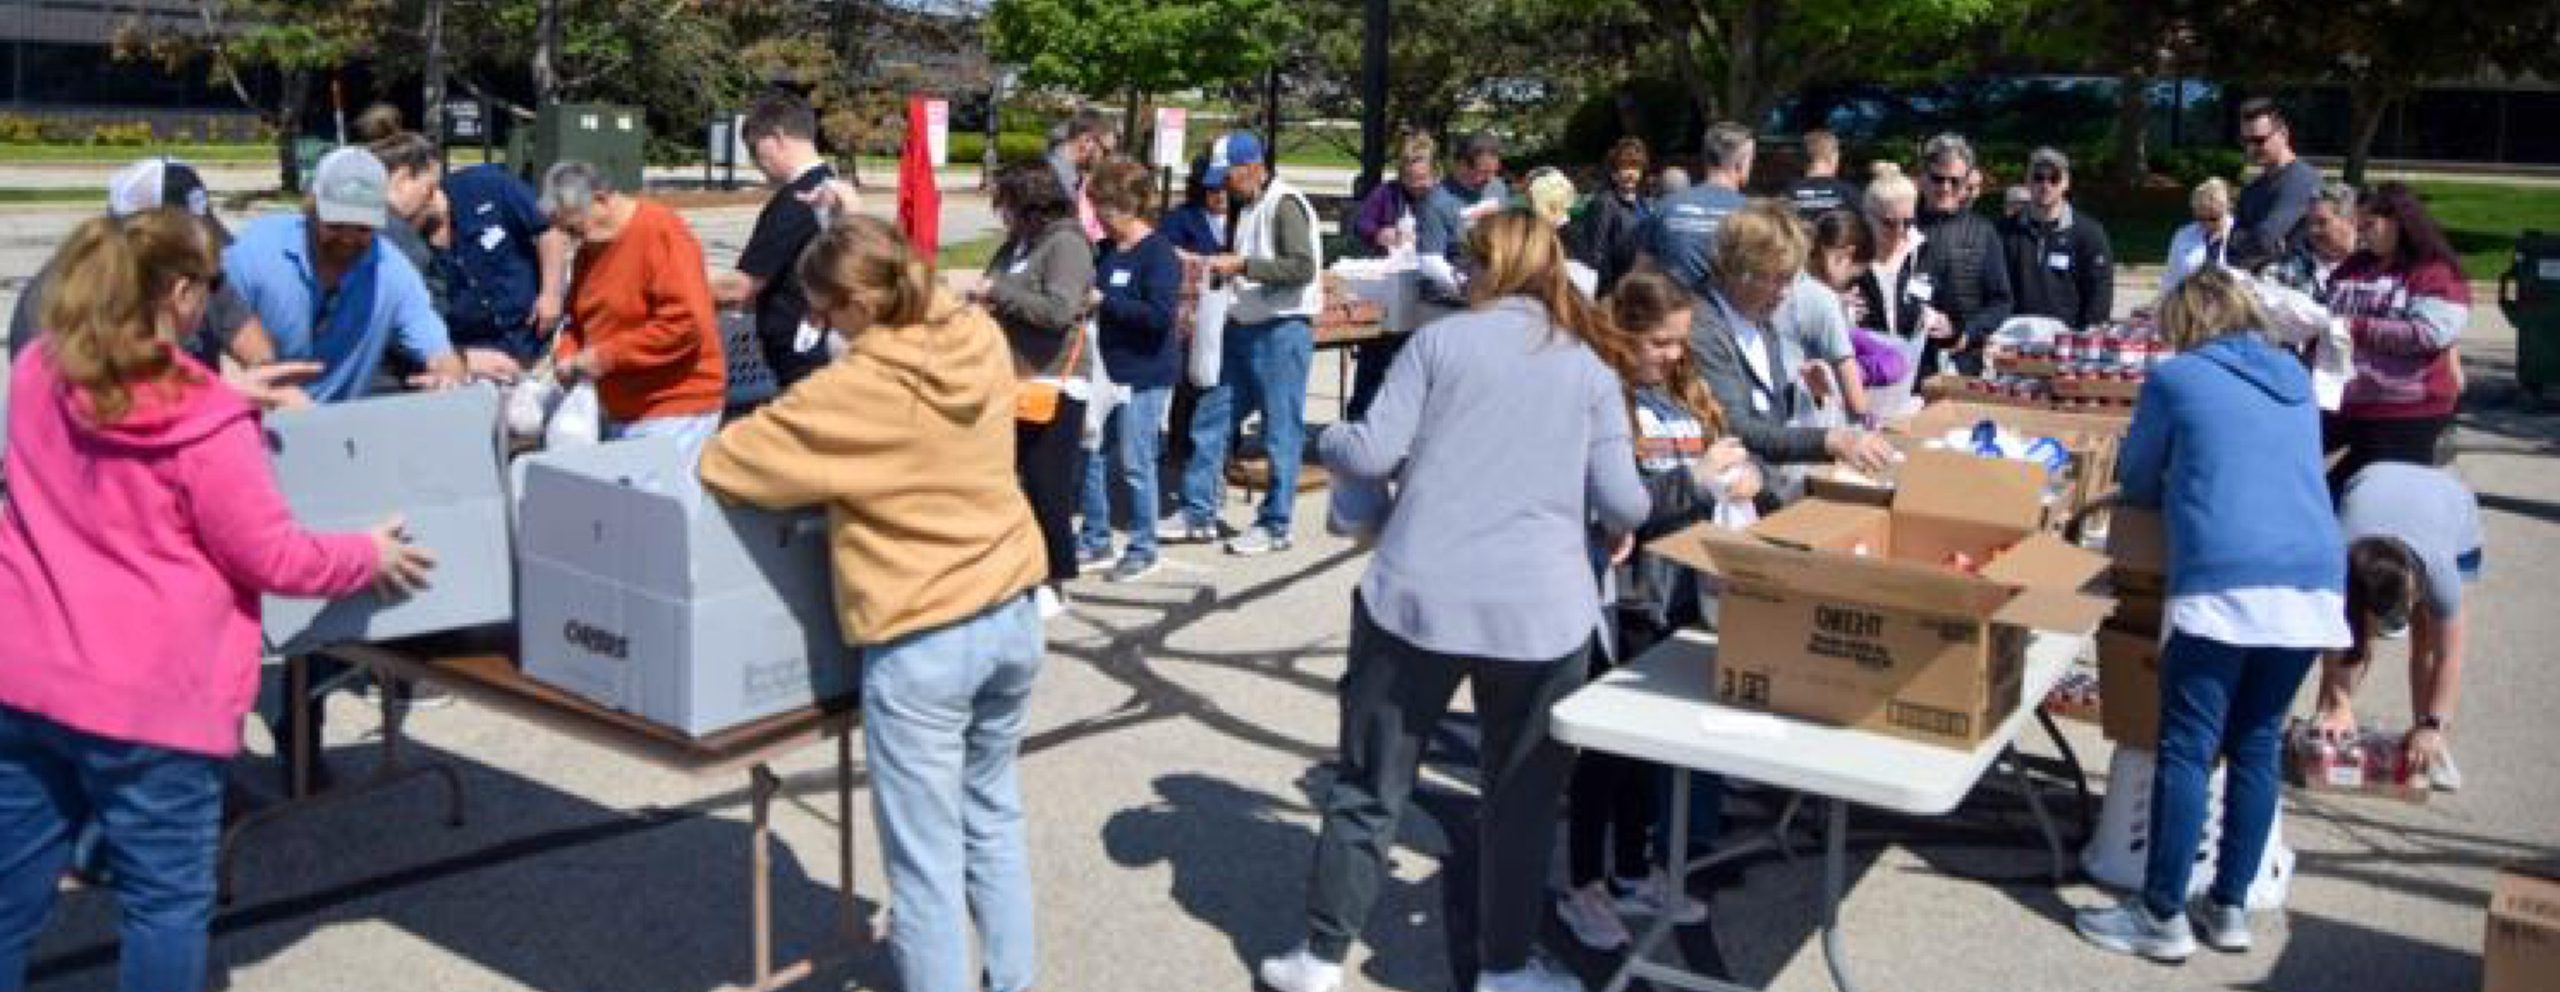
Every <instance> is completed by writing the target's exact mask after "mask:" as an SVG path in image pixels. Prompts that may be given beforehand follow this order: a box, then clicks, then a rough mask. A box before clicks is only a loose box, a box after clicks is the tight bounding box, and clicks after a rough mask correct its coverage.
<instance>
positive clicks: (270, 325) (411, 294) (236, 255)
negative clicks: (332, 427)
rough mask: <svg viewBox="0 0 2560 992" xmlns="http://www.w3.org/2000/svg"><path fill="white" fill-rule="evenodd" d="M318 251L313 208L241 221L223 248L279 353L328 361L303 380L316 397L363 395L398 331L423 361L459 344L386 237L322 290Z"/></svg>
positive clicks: (227, 267) (228, 272) (226, 268)
mask: <svg viewBox="0 0 2560 992" xmlns="http://www.w3.org/2000/svg"><path fill="white" fill-rule="evenodd" d="M310 255H311V234H310V222H309V220H308V219H307V218H306V216H305V215H303V214H274V215H270V216H266V217H260V218H258V219H257V220H254V221H251V222H249V224H248V226H246V227H243V228H241V229H240V236H239V239H238V240H235V241H233V242H232V243H231V247H230V248H227V249H224V250H223V252H222V271H223V274H224V275H225V276H226V277H228V278H229V280H230V284H231V285H233V286H236V287H239V289H240V295H241V297H242V298H244V299H246V300H248V301H249V308H250V309H252V310H255V311H256V312H257V314H258V322H259V323H262V324H265V325H266V328H267V336H268V337H271V338H274V339H275V345H276V357H277V358H279V359H282V360H287V361H315V362H319V363H320V376H319V378H317V379H314V380H312V381H311V382H310V383H309V384H308V385H305V386H304V387H303V391H304V392H307V393H309V394H310V395H311V399H312V400H313V401H314V402H319V403H339V402H344V401H346V400H352V399H357V398H359V397H362V396H364V395H365V394H366V392H367V391H368V390H369V388H370V387H371V386H372V384H373V376H374V373H375V372H376V371H377V370H379V369H380V368H381V367H382V353H383V350H384V349H385V348H387V347H389V346H390V345H391V343H392V341H393V340H394V339H395V337H396V339H397V340H398V341H399V344H400V350H401V351H403V352H405V353H407V354H408V355H409V357H411V358H414V359H416V360H418V361H419V362H420V363H422V364H423V363H425V362H427V361H428V360H431V359H434V358H438V357H441V356H443V355H446V354H450V353H451V352H452V351H453V345H452V342H451V341H450V340H449V338H448V337H447V335H446V333H445V326H444V318H442V317H439V316H437V315H436V310H435V305H434V303H433V302H432V301H430V300H429V299H428V297H427V283H426V280H424V279H422V278H419V276H418V270H417V269H416V268H415V267H413V266H411V265H410V264H409V260H408V259H406V258H402V257H401V256H400V253H399V252H396V251H385V250H383V245H382V239H381V238H380V237H379V236H376V237H375V238H374V242H373V247H371V248H368V249H366V250H365V253H364V255H363V256H362V257H359V258H357V259H356V261H355V264H353V265H350V266H348V267H347V271H346V274H345V275H343V276H341V277H339V279H338V287H337V289H336V290H335V291H334V292H330V293H322V292H321V291H320V281H319V278H318V276H317V275H315V274H314V272H313V270H312V268H311V261H310Z"/></svg>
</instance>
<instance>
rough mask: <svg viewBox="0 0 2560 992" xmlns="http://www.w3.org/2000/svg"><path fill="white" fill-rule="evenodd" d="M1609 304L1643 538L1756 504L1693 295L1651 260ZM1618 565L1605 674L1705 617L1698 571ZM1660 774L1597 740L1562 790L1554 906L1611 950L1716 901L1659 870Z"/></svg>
mask: <svg viewBox="0 0 2560 992" xmlns="http://www.w3.org/2000/svg"><path fill="white" fill-rule="evenodd" d="M1607 303H1608V313H1609V318H1610V319H1609V326H1610V328H1611V330H1612V332H1613V333H1614V334H1616V335H1617V336H1618V339H1619V340H1620V342H1621V343H1620V346H1619V348H1618V349H1616V353H1615V357H1616V358H1617V359H1619V360H1621V361H1625V362H1627V363H1628V364H1627V366H1626V367H1624V368H1622V369H1620V370H1619V378H1620V379H1621V380H1622V381H1624V382H1625V383H1626V384H1627V387H1626V393H1627V404H1628V415H1629V416H1630V417H1631V418H1632V427H1631V430H1632V438H1633V443H1634V445H1635V457H1636V471H1637V474H1638V475H1640V476H1641V477H1642V478H1643V480H1644V485H1645V490H1646V492H1647V494H1648V495H1649V496H1650V497H1651V499H1652V503H1653V512H1652V513H1651V514H1650V515H1649V516H1648V517H1647V518H1646V519H1645V522H1644V524H1643V526H1641V527H1638V528H1637V529H1636V541H1637V544H1638V546H1639V547H1640V548H1641V546H1642V545H1644V544H1645V543H1646V542H1649V541H1652V540H1655V539H1658V538H1661V537H1665V536H1668V535H1670V534H1673V533H1675V532H1678V531H1679V530H1681V529H1683V528H1686V527H1688V526H1690V525H1691V524H1695V523H1697V522H1699V521H1702V520H1707V519H1710V518H1711V517H1712V516H1713V515H1714V511H1715V508H1716V506H1717V504H1719V503H1723V502H1726V501H1728V500H1731V501H1737V502H1743V503H1748V502H1749V501H1750V500H1751V499H1752V497H1753V496H1755V495H1757V494H1758V491H1759V485H1760V476H1759V470H1758V469H1757V468H1756V467H1754V466H1753V465H1752V464H1751V462H1750V455H1749V453H1748V452H1746V451H1744V450H1743V448H1742V442H1740V441H1737V440H1735V439H1733V438H1732V437H1730V436H1728V435H1727V434H1726V433H1725V427H1724V410H1723V409H1722V408H1720V407H1718V406H1717V405H1716V401H1715V397H1714V396H1712V395H1709V394H1708V392H1707V387H1706V383H1705V382H1703V381H1702V380H1700V379H1699V378H1698V370H1697V363H1696V360H1695V359H1694V358H1692V357H1691V353H1690V350H1689V327H1690V324H1691V323H1692V316H1693V315H1694V313H1695V312H1696V309H1697V299H1696V298H1695V297H1692V296H1690V295H1689V293H1688V291H1687V290H1683V289H1681V288H1680V287H1679V286H1677V285H1674V284H1673V283H1672V282H1671V280H1670V279H1669V278H1668V277H1665V276H1663V275H1662V274H1660V273H1654V272H1645V273H1638V274H1635V275H1632V276H1629V277H1628V278H1626V279H1625V280H1623V281H1621V282H1619V284H1618V291H1617V292H1615V293H1613V294H1611V295H1610V297H1609V299H1608V301H1607ZM1612 577H1613V579H1614V580H1615V583H1616V586H1617V588H1616V592H1617V595H1616V597H1615V600H1616V601H1615V603H1613V604H1612V606H1613V607H1614V608H1613V609H1612V610H1611V616H1610V618H1609V619H1610V621H1611V622H1612V623H1613V624H1614V625H1615V628H1616V631H1615V632H1616V635H1617V636H1616V638H1615V640H1614V643H1613V644H1611V645H1610V646H1609V650H1604V651H1602V652H1600V653H1598V654H1597V655H1596V656H1595V658H1594V662H1595V663H1594V665H1593V672H1592V677H1593V678H1595V679H1596V678H1598V677H1599V676H1600V675H1601V674H1602V673H1605V672H1606V671H1607V670H1608V669H1609V668H1610V667H1611V665H1612V662H1613V661H1617V662H1620V663H1623V660H1624V659H1631V658H1635V657H1637V656H1639V655H1642V654H1643V653H1644V651H1645V649H1647V648H1649V647H1651V646H1653V645H1654V644H1656V643H1659V642H1660V641H1662V640H1663V639H1664V638H1667V637H1669V636H1671V632H1672V631H1675V630H1678V629H1680V628H1682V627H1686V626H1691V625H1693V624H1696V623H1698V622H1700V621H1701V620H1702V619H1703V618H1702V617H1701V616H1700V615H1699V611H1698V582H1697V575H1696V573H1694V572H1692V571H1690V570H1689V569H1687V568H1684V567H1681V566H1680V565H1678V564H1677V563H1674V562H1672V561H1670V560H1669V559H1666V558H1662V557H1659V556H1656V555H1652V554H1648V553H1646V552H1644V551H1642V550H1639V551H1637V552H1636V553H1635V554H1634V556H1633V557H1631V558H1630V559H1629V560H1628V561H1627V563H1626V564H1624V565H1620V566H1618V567H1617V569H1616V571H1615V573H1614V575H1613V576H1612ZM1661 782H1662V778H1661V772H1660V769H1658V768H1655V767H1653V766H1651V765H1649V764H1647V763H1645V762H1641V761H1637V760H1634V759H1631V758H1625V757H1620V756H1617V755H1612V754H1607V753H1604V752H1600V751H1584V752H1582V753H1581V754H1580V755H1579V756H1577V757H1576V758H1574V763H1573V773H1572V778H1571V783H1572V784H1571V785H1570V786H1569V787H1568V788H1567V790H1566V820H1565V822H1566V827H1565V836H1566V840H1565V845H1566V846H1565V850H1566V860H1567V872H1566V875H1565V878H1566V883H1567V884H1566V888H1565V891H1564V892H1563V894H1561V895H1559V896H1558V897H1557V898H1556V917H1557V918H1558V919H1560V920H1563V921H1564V924H1565V929H1566V930H1568V931H1570V932H1571V933H1572V934H1573V936H1574V939H1576V940H1579V941H1581V942H1582V944H1583V946H1585V947H1589V948H1591V949H1593V950H1599V951H1610V950H1616V949H1618V948H1621V947H1625V946H1627V945H1628V944H1630V943H1632V942H1633V938H1632V936H1631V935H1630V934H1629V933H1628V931H1627V925H1626V920H1627V918H1631V917H1655V916H1660V915H1662V914H1663V913H1665V912H1669V913H1670V914H1672V916H1673V918H1674V920H1675V921H1676V922H1679V923H1682V924H1694V923H1697V922H1699V921H1701V920H1704V919H1706V915H1707V907H1706V904H1705V903H1703V902H1700V901H1698V900H1697V899H1695V898H1693V897H1691V896H1690V895H1689V894H1688V892H1687V891H1686V888H1685V886H1683V885H1682V884H1680V883H1679V882H1677V881H1675V880H1673V879H1672V878H1670V877H1669V876H1668V875H1666V874H1665V873H1663V872H1660V871H1657V870H1655V869H1654V865H1655V861H1654V859H1653V858H1652V857H1651V856H1650V854H1649V853H1648V852H1649V843H1650V840H1649V836H1648V828H1650V827H1651V826H1652V825H1653V824H1654V823H1655V821H1656V819H1657V817H1658V807H1660V806H1661V805H1662V790H1661Z"/></svg>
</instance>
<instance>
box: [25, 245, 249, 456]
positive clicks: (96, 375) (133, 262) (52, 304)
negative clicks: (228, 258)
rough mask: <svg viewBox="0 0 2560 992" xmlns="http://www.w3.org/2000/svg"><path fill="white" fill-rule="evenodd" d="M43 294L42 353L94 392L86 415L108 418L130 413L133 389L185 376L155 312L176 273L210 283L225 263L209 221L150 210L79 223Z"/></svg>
mask: <svg viewBox="0 0 2560 992" xmlns="http://www.w3.org/2000/svg"><path fill="white" fill-rule="evenodd" d="M50 267H51V269H52V272H53V279H52V280H51V282H50V283H49V284H48V285H47V286H46V287H45V292H44V301H43V303H44V307H43V311H42V314H43V318H44V329H45V336H44V339H43V340H44V342H45V348H46V349H47V350H46V354H47V355H48V356H50V357H51V358H52V360H53V365H54V368H55V370H56V371H57V372H59V373H60V374H61V376H62V379H63V381H65V382H68V383H70V384H71V385H73V386H74V387H77V388H78V389H79V390H80V391H81V392H82V393H85V394H86V395H87V397H88V400H89V411H88V415H89V418H90V419H91V420H92V421H93V422H95V423H98V424H112V423H115V422H116V421H118V420H121V419H123V418H124V415H125V414H127V413H130V412H132V410H133V402H134V391H135V389H136V388H137V387H167V386H173V385H180V384H189V383H193V382H195V381H196V376H195V374H194V373H193V372H191V371H189V370H188V369H187V368H186V366H185V365H184V364H182V363H180V362H179V361H178V358H177V351H176V347H175V343H174V342H173V341H171V340H170V339H169V338H168V337H167V336H165V335H163V334H162V332H161V330H160V327H159V326H158V321H157V320H156V317H157V316H158V315H157V314H156V313H155V312H154V311H155V310H157V309H158V307H159V305H160V302H161V300H163V299H165V298H167V296H168V294H169V293H170V292H171V291H172V290H174V289H175V288H176V286H177V283H178V280H180V279H193V280H196V281H197V282H200V283H207V284H210V283H211V281H212V279H213V276H214V273H216V272H219V271H221V261H220V259H219V258H218V257H217V256H215V254H214V251H213V240H212V239H211V238H210V237H208V236H207V235H206V234H205V229H204V224H203V222H201V221H199V220H197V219H196V217H195V215H193V214H189V213H187V212H186V211H183V210H177V209H171V208H162V209H158V210H150V211H145V212H143V213H139V214H135V215H133V216H131V217H127V218H125V219H123V220H121V221H119V220H115V219H111V218H105V217H98V218H92V219H90V220H89V221H87V222H85V223H83V224H81V225H80V226H79V227H78V228H75V229H73V230H72V232H71V237H70V239H69V240H67V241H65V242H63V245H62V248H61V250H60V251H57V252H55V253H54V256H53V261H52V262H51V263H50Z"/></svg>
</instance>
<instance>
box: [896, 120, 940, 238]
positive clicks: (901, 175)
mask: <svg viewBox="0 0 2560 992" xmlns="http://www.w3.org/2000/svg"><path fill="white" fill-rule="evenodd" d="M925 103H926V101H925V98H923V97H920V96H911V97H908V98H907V146H906V148H905V149H904V150H902V151H900V152H899V153H898V230H899V231H900V232H902V233H904V234H906V236H907V243H909V244H912V245H914V246H915V249H916V251H918V252H920V253H922V254H923V255H924V257H926V258H933V257H934V256H935V255H936V254H937V253H938V252H939V251H940V247H941V244H942V191H941V190H940V189H937V188H935V186H934V185H933V167H934V161H933V137H932V130H931V128H932V125H931V124H930V123H929V121H928V117H929V116H930V114H929V111H928V110H927V109H926V107H925Z"/></svg>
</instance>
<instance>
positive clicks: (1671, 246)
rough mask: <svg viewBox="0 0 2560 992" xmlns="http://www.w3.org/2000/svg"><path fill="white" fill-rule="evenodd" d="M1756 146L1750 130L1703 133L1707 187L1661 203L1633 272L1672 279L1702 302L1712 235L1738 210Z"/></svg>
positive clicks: (1722, 126)
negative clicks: (1642, 270)
mask: <svg viewBox="0 0 2560 992" xmlns="http://www.w3.org/2000/svg"><path fill="white" fill-rule="evenodd" d="M1757 148H1758V144H1757V142H1755V141H1754V140H1753V139H1752V137H1751V129H1750V128H1746V127H1743V126H1742V125H1740V124H1735V123H1732V122H1730V121H1726V122H1723V123H1719V124H1717V125H1715V126H1713V127H1710V128H1708V129H1707V136H1706V141H1705V147H1704V150H1703V152H1702V154H1703V155H1704V157H1705V159H1706V165H1707V178H1706V181H1705V182H1702V183H1699V184H1698V185H1696V186H1692V187H1689V188H1688V189H1686V190H1683V191H1681V192H1679V193H1675V194H1672V195H1669V196H1665V197H1663V198H1662V204H1661V206H1660V207H1659V208H1657V209H1656V210H1655V211H1654V214H1653V217H1652V219H1650V220H1648V221H1646V223H1645V226H1644V229H1643V230H1642V231H1641V232H1639V233H1638V234H1637V235H1636V243H1637V244H1638V245H1639V246H1641V247H1640V248H1639V249H1638V253H1637V259H1636V267H1637V268H1638V269H1646V268H1650V269H1652V270H1654V271H1656V272H1660V273H1662V274H1664V275H1667V276H1670V277H1671V278H1672V280H1673V281H1675V282H1678V283H1679V284H1680V285H1681V286H1682V287H1684V288H1686V289H1687V290H1688V291H1690V292H1692V293H1695V294H1697V295H1698V298H1700V299H1705V298H1706V296H1707V293H1708V292H1709V290H1710V288H1711V287H1710V286H1709V285H1708V283H1709V282H1711V281H1712V279H1711V277H1710V276H1709V274H1708V272H1707V269H1708V264H1707V260H1708V259H1709V258H1710V257H1712V256H1713V255H1714V254H1715V250H1716V230H1717V229H1718V228H1720V227H1722V226H1723V225H1724V218H1725V215H1727V214H1731V213H1733V212H1734V211H1736V210H1740V209H1742V206H1743V198H1742V185H1743V184H1744V183H1747V182H1749V181H1751V157H1752V154H1753V153H1754V152H1755V151H1757Z"/></svg>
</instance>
